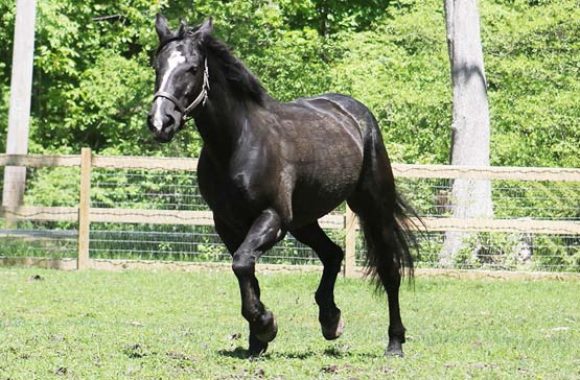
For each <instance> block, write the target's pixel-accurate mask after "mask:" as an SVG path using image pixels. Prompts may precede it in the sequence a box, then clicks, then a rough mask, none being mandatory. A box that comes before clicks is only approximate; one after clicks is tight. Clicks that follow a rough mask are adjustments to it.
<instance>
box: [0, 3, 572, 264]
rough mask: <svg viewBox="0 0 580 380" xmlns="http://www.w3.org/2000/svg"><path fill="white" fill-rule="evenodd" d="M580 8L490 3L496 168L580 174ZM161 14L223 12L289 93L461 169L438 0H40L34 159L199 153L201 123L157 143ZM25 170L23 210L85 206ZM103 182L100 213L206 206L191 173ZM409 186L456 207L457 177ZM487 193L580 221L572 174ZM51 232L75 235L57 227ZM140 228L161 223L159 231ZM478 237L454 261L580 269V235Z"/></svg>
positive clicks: (246, 54) (250, 54)
mask: <svg viewBox="0 0 580 380" xmlns="http://www.w3.org/2000/svg"><path fill="white" fill-rule="evenodd" d="M450 1H451V0H450ZM576 5H577V4H576V1H574V0H562V1H548V0H546V1H531V0H486V1H480V2H479V13H480V26H481V29H480V32H481V40H482V45H483V57H484V61H485V79H486V88H484V90H486V92H487V97H488V101H489V113H490V115H489V116H490V117H489V125H490V141H491V142H490V150H489V155H490V164H491V165H493V166H538V167H576V168H577V167H580V154H579V149H578V147H579V146H580V128H578V120H579V117H580V97H578V96H577V94H578V93H580V81H579V80H578V78H579V75H578V69H579V66H578V59H577V57H578V52H579V51H580V21H579V20H580V10H579V8H578V7H577V6H576ZM160 9H162V11H163V12H164V13H165V14H166V15H167V17H168V18H169V19H170V21H171V22H172V23H173V25H174V26H176V25H177V23H178V20H179V18H185V19H186V20H187V21H188V22H190V23H192V24H193V23H197V22H200V21H201V20H203V19H204V18H205V17H208V16H212V17H213V19H214V23H215V30H216V33H217V34H218V35H219V36H220V37H221V38H222V39H223V40H224V41H225V42H226V43H227V44H228V45H230V46H231V47H232V49H233V50H234V52H235V54H236V55H237V56H239V57H240V58H241V59H242V60H243V61H244V62H245V63H246V65H247V66H248V67H249V68H250V69H251V70H252V71H253V72H254V73H255V74H256V75H257V76H258V77H259V78H260V79H261V81H262V82H263V84H264V86H265V87H266V88H267V89H268V91H269V92H270V93H271V94H272V95H273V96H275V97H276V98H278V99H280V100H282V101H286V100H291V99H294V98H296V97H300V96H310V95H314V94H319V93H323V92H341V93H345V94H349V95H352V96H354V97H356V98H357V99H360V100H361V101H362V102H364V103H365V104H366V105H368V106H369V107H370V108H371V110H372V111H373V113H374V114H375V115H376V117H377V119H378V121H379V124H380V126H381V130H382V133H383V137H384V140H385V143H386V145H387V148H388V150H389V153H390V156H391V158H392V160H393V161H394V162H397V163H418V164H448V163H449V162H450V151H451V130H452V128H451V127H452V100H453V96H452V82H451V76H450V65H449V63H450V62H449V54H448V46H447V41H446V39H447V33H446V25H445V12H444V2H441V1H436V0H426V1H413V0H399V1H385V0H380V1H379V0H356V1H352V0H351V1H344V0H300V1H291V0H282V1H277V2H272V1H256V0H254V1H249V0H232V1H222V0H219V1H218V0H206V1H199V2H193V1H180V2H169V1H160V2H158V1H156V2H151V1H149V0H120V1H110V0H87V1H85V2H83V3H82V4H80V3H78V2H76V1H72V0H43V1H38V4H37V17H36V19H37V22H36V42H35V60H34V78H33V80H34V82H33V96H32V117H31V120H32V125H31V130H30V141H29V151H30V153H42V154H78V152H80V149H81V148H82V147H90V148H92V150H93V152H94V153H96V154H97V155H101V156H111V155H118V156H121V155H124V156H126V155H133V156H170V157H175V156H184V157H196V156H197V155H198V153H199V148H200V144H201V141H200V140H199V137H198V136H197V133H196V131H195V128H194V127H193V125H190V126H189V127H188V128H186V130H185V131H183V132H182V133H180V134H179V135H178V136H177V138H176V140H175V141H174V142H173V143H172V144H169V145H159V144H157V143H155V142H153V141H152V139H151V136H150V134H149V132H148V131H147V128H146V127H145V115H146V113H147V111H148V109H149V105H150V101H151V98H152V93H153V76H154V71H153V69H152V68H151V65H150V64H151V59H152V56H153V54H154V52H155V48H156V45H157V39H156V36H155V31H154V27H153V23H154V15H155V13H157V12H158V11H159V10H160ZM14 12H15V2H14V0H0V151H1V152H4V151H5V142H6V130H7V124H8V112H7V108H8V100H9V94H8V90H9V81H10V70H11V67H10V65H11V54H12V48H13V46H12V44H13V32H14V18H15V15H14ZM1 170H3V168H1V167H0V171H1ZM0 174H1V173H0ZM28 174H29V176H28V177H27V184H26V195H25V202H24V203H25V205H42V206H66V207H71V206H76V204H77V201H78V199H77V198H78V193H79V191H78V189H79V184H78V178H77V176H76V175H71V171H70V169H69V168H61V167H59V168H51V169H38V170H35V169H34V170H30V169H29V170H28ZM186 174H187V173H186ZM92 180H93V182H94V183H95V186H94V187H93V189H92V193H91V196H92V200H91V201H92V202H93V203H92V206H91V207H103V208H118V207H128V206H127V205H130V207H133V206H135V207H138V208H139V209H143V208H147V209H155V208H158V209H171V210H190V209H193V210H198V209H200V210H201V209H203V207H205V206H204V205H203V202H202V201H201V199H200V197H199V194H198V193H197V188H196V186H195V184H194V179H193V177H192V176H190V175H179V176H178V175H175V174H171V173H159V172H154V173H150V172H143V171H139V172H134V171H130V170H126V171H118V172H114V173H113V172H106V171H105V170H100V171H95V172H94V173H93V177H92ZM399 185H400V186H401V187H403V191H402V192H403V193H405V194H408V195H409V197H410V198H411V201H412V203H413V204H414V205H415V207H417V209H418V210H419V212H420V213H421V215H423V216H432V217H448V216H450V215H451V214H452V213H453V212H454V207H455V209H456V208H457V202H455V200H454V199H453V198H454V195H453V194H452V191H451V186H450V185H451V179H449V178H447V177H443V178H436V179H430V180H426V179H424V180H421V181H408V180H406V179H401V180H399ZM492 202H493V215H494V217H495V218H498V219H510V218H532V219H551V220H552V219H555V220H572V221H577V220H578V219H580V211H579V210H578V205H579V204H580V192H579V191H578V186H577V184H576V183H574V182H571V183H569V184H567V185H566V184H562V183H558V182H554V183H548V182H545V181H538V182H534V183H518V182H517V181H511V180H502V181H496V182H493V183H492ZM21 224H23V225H24V223H21ZM24 226H25V227H26V226H27V225H24ZM31 226H32V225H31ZM29 227H30V226H29ZM48 227H50V228H65V229H66V228H75V227H74V226H72V225H70V226H65V227H63V225H61V224H57V223H52V222H50V223H48ZM23 228H24V227H23ZM30 228H32V227H30ZM94 228H95V230H91V234H95V236H97V237H99V236H101V235H102V236H105V235H106V238H105V237H101V240H103V241H105V240H106V239H110V241H111V242H112V241H121V240H122V239H123V236H125V235H126V236H125V237H127V239H128V242H127V247H124V248H123V252H125V253H126V252H134V251H135V250H138V244H137V243H135V241H137V240H138V239H145V237H144V236H148V235H146V234H145V233H142V232H141V231H137V230H138V228H140V227H137V226H133V225H132V226H131V227H130V228H134V229H135V231H133V232H131V233H133V235H131V233H129V232H126V231H125V232H121V231H124V229H125V228H128V227H123V228H121V227H120V226H117V225H115V226H111V225H99V226H97V227H94ZM143 228H144V229H145V230H146V231H147V233H152V232H155V233H157V232H158V230H157V228H158V227H156V226H154V225H147V226H145V227H143ZM97 229H99V230H98V231H97ZM101 229H102V231H101ZM167 229H168V230H167V231H163V233H159V236H160V237H159V239H170V238H169V237H167V236H170V234H174V235H171V236H173V237H172V238H171V239H174V240H176V241H178V240H179V239H182V238H183V237H184V236H190V235H191V230H189V229H186V228H183V229H179V228H177V227H175V226H171V227H167ZM195 231H196V232H195V234H197V235H195V236H197V237H201V238H203V239H206V240H207V241H208V242H209V243H208V244H205V243H204V244H205V245H204V244H201V245H198V246H197V248H195V249H196V250H197V251H196V252H198V253H199V252H206V253H207V255H208V257H213V256H212V255H214V254H215V253H216V252H220V250H221V249H222V248H221V246H218V245H217V244H218V243H217V241H216V242H214V241H213V240H211V239H213V237H210V236H209V232H208V231H209V230H207V231H206V230H199V231H198V230H195ZM35 233H36V232H35ZM59 233H60V232H59ZM43 234H45V235H50V239H53V238H54V239H56V238H58V239H60V238H61V236H60V235H58V234H56V235H55V233H53V232H50V233H44V232H43ZM99 234H101V235H99ZM123 234H125V235H123ZM179 234H182V235H179ZM121 235H123V236H121ZM26 236H28V235H26ZM42 236H43V237H44V235H42ZM55 236H56V238H55ZM135 236H139V237H138V238H136V237H135ZM201 238H200V239H201ZM337 238H338V239H339V240H340V239H341V237H340V236H339V237H337ZM440 239H441V236H440V235H437V236H436V239H435V240H433V239H432V240H429V242H428V243H425V244H430V245H431V246H430V247H428V248H427V249H424V250H423V252H426V253H427V254H426V257H423V258H422V260H423V261H425V262H436V261H437V257H436V256H437V255H438V254H439V253H440V252H442V251H443V250H442V249H441V248H442V247H441V240H440ZM153 240H155V239H153ZM210 240H211V241H210ZM472 240H473V241H472V242H470V243H469V244H466V245H465V247H468V249H467V250H466V249H463V250H462V251H461V252H458V253H457V255H455V254H454V256H456V257H455V258H454V260H453V261H454V263H457V262H462V261H461V260H463V261H464V262H471V261H473V262H475V263H476V265H483V264H485V263H488V262H490V260H492V259H489V257H496V256H502V257H504V258H507V259H509V260H511V258H510V257H511V256H510V255H511V253H513V252H517V254H518V255H520V256H522V255H523V257H525V258H527V259H525V260H524V262H528V261H529V260H528V259H529V258H530V257H531V256H532V255H534V256H540V255H545V260H544V261H545V262H544V263H543V265H544V264H545V265H547V266H545V267H544V268H546V267H554V265H557V266H558V267H561V268H577V267H579V266H580V252H579V251H578V238H577V236H576V235H570V236H564V237H557V238H556V237H542V236H539V235H538V234H535V235H534V236H533V237H532V235H531V234H524V235H522V236H519V235H517V234H512V235H501V236H499V237H498V236H495V235H492V234H491V233H490V234H481V233H478V234H477V235H476V236H473V239H472ZM51 241H52V240H51ZM97 241H98V239H97ZM150 243H151V246H153V248H152V249H153V251H154V252H155V254H154V255H153V256H152V257H151V258H159V257H160V256H159V252H169V253H170V254H171V255H173V253H174V251H175V250H176V248H172V246H171V244H174V242H162V243H158V242H157V241H154V242H150ZM492 243H493V244H492ZM103 244H105V243H103ZM106 244H109V243H106ZM111 244H112V243H111ZM123 244H124V243H123ZM139 244H140V243H139ZM143 244H145V243H143ZM147 244H149V243H147ZM292 244H293V243H292ZM292 244H290V245H289V246H291V247H294V246H293V245H292ZM352 244H358V243H356V242H352ZM492 245H493V246H494V247H493V248H489V247H490V246H492ZM25 247H28V245H26V244H25ZM96 247H97V248H95V250H98V249H100V248H98V244H96ZM208 247H209V248H208ZM474 247H475V248H474ZM482 247H483V248H482ZM359 248H360V247H359ZM43 249H44V248H43ZM110 249H111V248H110V247H108V246H107V248H103V249H102V250H103V251H106V250H110ZM147 249H149V248H147ZM18 250H22V248H21V247H20V246H19V248H18ZM15 251H16V249H15ZM41 251H42V250H41ZM142 251H143V252H144V251H145V248H143V249H142ZM540 251H541V252H543V253H541V254H539V252H540ZM147 252H149V251H147ZM0 253H2V252H0ZM107 255H108V253H107V254H104V253H103V257H105V256H107ZM107 257H108V256H107ZM170 257H173V256H170ZM482 257H486V258H488V259H485V260H487V261H485V260H484V259H482ZM440 259H441V258H439V264H441V260H440ZM507 259H506V260H507ZM493 260H495V259H493ZM526 260H528V261H526ZM554 260H555V261H554ZM282 261H284V262H286V261H287V257H286V256H284V257H283V259H282ZM504 261H505V260H504ZM552 261H554V262H552ZM502 265H503V263H502ZM576 270H577V269H576Z"/></svg>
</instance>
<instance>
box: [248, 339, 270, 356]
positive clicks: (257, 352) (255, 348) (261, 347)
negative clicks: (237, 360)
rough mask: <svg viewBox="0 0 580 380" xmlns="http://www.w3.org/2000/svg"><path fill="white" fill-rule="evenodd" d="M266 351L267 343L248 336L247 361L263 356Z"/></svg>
mask: <svg viewBox="0 0 580 380" xmlns="http://www.w3.org/2000/svg"><path fill="white" fill-rule="evenodd" d="M267 349H268V343H264V342H262V341H260V340H259V339H258V338H257V337H256V336H254V335H250V348H249V349H248V359H256V358H258V357H260V356H261V355H263V354H264V353H265V352H266V350H267Z"/></svg>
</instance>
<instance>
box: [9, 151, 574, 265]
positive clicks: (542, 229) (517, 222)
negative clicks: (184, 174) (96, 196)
mask: <svg viewBox="0 0 580 380" xmlns="http://www.w3.org/2000/svg"><path fill="white" fill-rule="evenodd" d="M1 166H24V167H30V168H43V167H78V168H80V197H79V198H80V202H79V206H78V207H31V206H20V207H12V208H10V207H0V218H6V219H10V220H30V221H57V222H78V226H79V231H78V256H77V269H83V268H89V267H91V266H92V265H91V259H90V258H89V244H90V241H89V231H90V223H146V224H173V225H179V224H181V225H184V224H185V225H213V218H212V214H211V212H209V211H174V210H151V209H119V208H114V209H113V208H91V207H90V190H91V181H90V178H91V171H92V170H93V169H94V168H108V169H148V170H163V171H192V172H193V171H195V170H196V168H197V159H194V158H163V157H126V156H124V157H104V156H95V155H92V153H91V151H90V149H88V148H84V149H83V150H82V152H81V155H6V154H0V167H1ZM393 171H394V173H395V176H397V177H399V178H448V179H456V178H463V179H477V180H517V181H550V182H580V169H574V168H528V167H468V166H449V165H407V164H394V165H393ZM422 221H423V224H424V225H425V227H426V229H427V230H428V231H435V232H445V231H460V232H516V233H542V234H553V235H564V234H565V235H580V222H577V221H566V220H532V219H457V218H450V217H441V218H437V217H425V218H423V219H422ZM320 223H321V225H322V227H324V228H329V229H341V230H344V231H345V241H344V245H345V253H346V259H345V268H344V274H345V275H347V276H350V275H352V274H353V273H355V243H356V230H357V229H358V223H357V221H356V217H355V215H354V213H353V212H352V211H351V210H350V209H348V207H347V209H346V212H345V213H344V214H342V215H337V214H330V215H327V216H325V217H323V218H321V219H320Z"/></svg>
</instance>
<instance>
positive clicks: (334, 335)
mask: <svg viewBox="0 0 580 380" xmlns="http://www.w3.org/2000/svg"><path fill="white" fill-rule="evenodd" d="M321 327H322V335H323V336H324V338H325V339H326V340H334V339H338V338H339V337H340V336H341V335H342V333H343V332H344V319H342V316H341V315H340V314H339V315H338V321H336V322H335V323H333V324H331V325H330V326H328V325H326V326H325V325H323V324H321Z"/></svg>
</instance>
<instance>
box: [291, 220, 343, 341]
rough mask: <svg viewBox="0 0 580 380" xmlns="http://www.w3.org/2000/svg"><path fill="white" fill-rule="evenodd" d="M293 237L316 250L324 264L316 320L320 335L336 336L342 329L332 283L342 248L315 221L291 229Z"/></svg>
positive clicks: (317, 291) (340, 258) (341, 254)
mask: <svg viewBox="0 0 580 380" xmlns="http://www.w3.org/2000/svg"><path fill="white" fill-rule="evenodd" d="M292 235H294V237H295V238H296V239H297V240H298V241H300V242H302V243H304V244H306V245H307V246H309V247H310V248H312V249H313V250H314V252H316V254H317V255H318V257H319V258H320V261H322V264H323V265H324V270H323V272H322V278H321V279H320V285H319V286H318V289H317V290H316V294H315V299H316V303H317V304H318V307H319V314H318V320H319V322H320V325H321V327H322V335H324V337H325V338H326V339H328V340H332V339H336V338H338V337H339V336H340V335H341V334H342V332H343V329H344V323H343V320H342V318H341V314H340V309H339V308H337V307H336V304H335V303H334V284H335V283H336V277H337V275H338V273H339V272H340V266H341V263H342V259H343V257H344V252H343V250H342V248H340V247H339V246H338V245H336V244H335V243H334V242H333V241H332V240H330V239H329V238H328V236H327V235H326V233H324V231H323V230H322V228H320V226H319V225H318V223H317V222H315V223H313V224H311V225H308V226H305V227H302V228H300V229H298V230H295V231H292Z"/></svg>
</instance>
